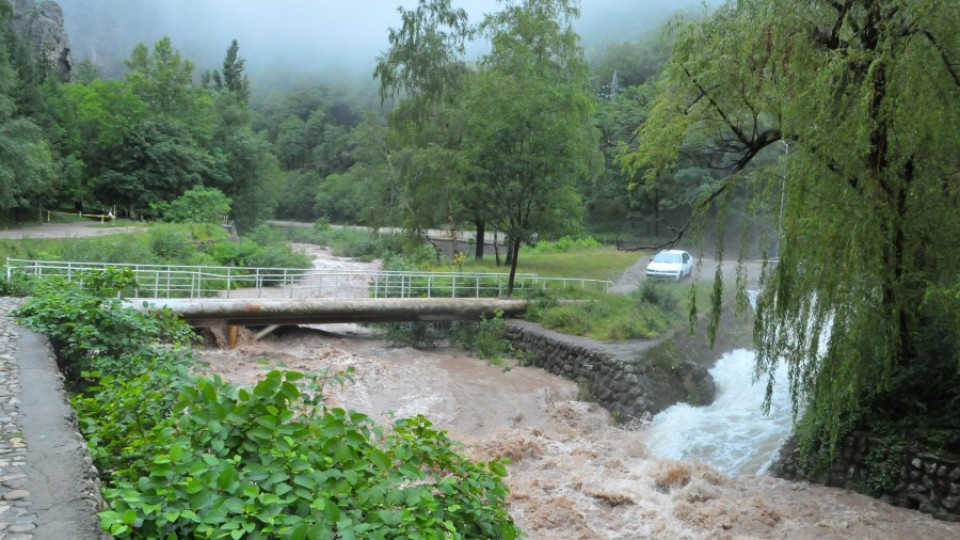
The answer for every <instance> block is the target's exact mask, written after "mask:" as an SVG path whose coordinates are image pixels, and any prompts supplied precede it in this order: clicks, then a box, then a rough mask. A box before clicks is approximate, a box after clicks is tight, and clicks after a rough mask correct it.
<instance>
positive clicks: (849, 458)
mask: <svg viewBox="0 0 960 540" xmlns="http://www.w3.org/2000/svg"><path fill="white" fill-rule="evenodd" d="M838 454H839V455H838V456H837V457H836V459H834V461H833V463H832V465H831V466H830V467H829V468H828V469H827V470H825V471H823V472H821V473H819V474H818V475H816V476H808V475H804V474H803V473H802V472H801V471H800V470H799V467H798V466H797V464H798V463H799V462H800V459H801V456H800V452H799V450H798V448H797V444H796V440H795V439H791V440H790V441H789V442H788V443H787V444H785V445H784V447H783V448H782V449H781V451H780V459H778V460H777V462H776V463H775V464H774V466H773V467H772V468H771V471H770V473H771V475H773V476H777V477H780V478H785V479H787V480H806V481H809V482H813V483H817V484H822V485H825V486H831V487H837V488H842V489H848V490H852V491H858V492H861V493H866V494H868V495H873V496H878V497H879V498H880V500H882V501H884V502H886V503H889V504H892V505H895V506H901V507H905V508H912V509H914V510H919V511H921V512H925V513H927V514H932V515H933V516H934V517H936V518H938V519H943V520H948V521H960V455H956V454H951V453H948V452H943V451H934V450H932V449H929V448H923V447H920V446H917V445H901V446H890V445H888V444H886V443H884V442H883V441H882V440H881V439H879V438H877V437H875V436H874V435H872V434H870V433H866V432H858V433H854V434H851V435H849V436H848V437H847V438H846V439H845V440H844V441H843V442H842V444H841V446H840V449H839V452H838Z"/></svg>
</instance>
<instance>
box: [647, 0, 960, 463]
mask: <svg viewBox="0 0 960 540" xmlns="http://www.w3.org/2000/svg"><path fill="white" fill-rule="evenodd" d="M957 28H960V10H957V9H956V6H955V5H951V3H950V2H914V1H908V0H838V1H824V2H779V1H775V0H740V1H738V2H735V3H729V4H726V5H725V6H723V7H722V8H721V9H719V10H718V11H717V12H716V13H715V14H714V15H713V16H712V17H710V18H708V19H706V20H704V21H702V22H696V23H692V24H690V25H688V26H685V27H683V28H682V30H681V34H680V39H679V41H678V42H677V46H676V48H675V52H674V56H673V59H672V61H671V64H670V66H669V68H668V76H667V78H666V79H665V81H664V82H663V83H662V85H661V90H662V92H661V94H660V97H659V98H658V102H657V104H656V105H655V106H654V108H653V111H652V112H651V116H650V118H649V119H648V120H647V122H646V123H645V124H644V127H643V128H642V129H641V131H640V138H641V144H640V147H639V149H638V152H637V153H636V154H635V155H634V157H635V158H636V160H637V161H636V164H637V165H639V166H641V167H647V171H648V174H657V173H658V172H659V171H661V170H663V169H664V167H669V166H670V165H671V163H675V161H676V157H677V154H678V150H679V149H680V148H681V146H682V145H683V144H685V143H689V142H690V141H696V140H701V141H702V140H706V139H712V140H719V141H720V143H721V144H722V145H723V148H724V150H725V151H726V154H725V155H726V156H727V158H728V159H726V160H725V162H724V163H723V165H725V166H727V167H728V168H729V170H730V171H731V172H732V173H733V174H731V175H730V176H729V177H728V178H727V180H726V181H725V182H723V183H722V184H720V185H719V186H717V187H716V188H715V189H714V190H713V191H712V192H711V193H710V194H709V195H708V196H707V197H705V198H704V199H703V200H704V201H714V200H717V198H718V197H721V196H722V195H723V193H724V192H727V191H729V190H730V189H731V188H733V187H735V186H737V185H738V184H743V183H745V182H750V181H754V180H760V183H759V184H753V185H752V186H751V187H752V188H753V189H754V190H755V192H756V193H757V200H758V202H770V201H774V203H773V204H772V205H771V206H772V207H773V208H772V209H771V214H773V215H774V216H775V217H776V216H778V215H782V221H781V222H780V227H779V228H780V230H782V240H781V249H780V253H779V256H780V262H779V265H778V266H777V267H776V268H775V269H772V270H771V269H768V271H767V272H766V273H765V276H764V280H763V291H762V293H761V295H760V297H759V300H758V303H757V310H756V335H755V337H756V345H757V358H758V359H757V373H758V374H760V375H768V376H769V379H768V381H769V382H768V391H769V390H770V389H771V387H772V384H773V382H772V381H773V379H772V374H773V372H774V370H775V369H776V367H777V366H778V365H779V364H781V363H786V365H787V367H788V370H789V381H790V382H789V384H790V391H791V395H792V397H793V400H794V406H795V408H796V410H797V411H798V412H800V413H802V419H801V421H802V424H801V425H802V429H799V430H798V433H799V434H800V435H801V436H802V442H803V443H804V444H805V445H806V447H807V448H815V447H826V448H831V449H832V448H833V447H834V446H835V444H836V442H837V441H838V439H839V437H840V436H842V435H843V434H844V433H846V432H847V431H849V430H851V429H855V428H878V427H879V426H883V425H890V424H897V425H899V426H901V427H903V428H904V429H908V430H910V431H911V432H912V433H921V432H922V431H923V428H925V427H931V426H932V425H933V424H935V423H939V426H938V427H940V428H942V429H946V430H947V431H946V433H952V434H953V435H952V438H951V437H949V436H948V437H947V438H948V439H950V441H949V443H948V444H950V445H952V447H953V448H957V447H960V440H958V437H957V435H956V434H957V433H960V425H958V424H957V419H958V418H960V414H958V412H960V411H958V409H960V375H958V374H960V333H958V332H957V331H956V328H958V325H960V317H958V313H960V310H958V308H957V298H958V296H957V295H956V290H957V281H956V280H957V276H958V275H960V252H958V251H957V250H956V248H955V246H956V245H957V242H958V240H960V191H958V187H957V186H960V182H958V180H960V158H958V156H960V124H958V123H957V122H950V121H946V119H950V118H960V67H958V66H960V34H957V32H956V29H957ZM717 134H720V137H719V138H717ZM781 142H782V143H783V144H781ZM771 147H775V148H776V149H775V150H773V149H769V148H771ZM781 147H782V148H781ZM786 148H789V156H788V157H787V158H786V160H785V168H781V167H770V168H767V170H766V171H761V172H760V173H759V174H750V175H747V174H744V173H743V172H742V171H744V169H745V168H746V167H747V166H748V165H750V164H752V163H754V162H756V161H757V159H758V157H762V155H763V154H764V153H769V152H772V151H775V152H777V153H780V152H781V151H782V150H786ZM781 190H784V191H783V192H782V195H781ZM781 201H783V206H782V207H781V208H782V209H778V204H779V203H780V202H781ZM946 291H953V292H952V293H946ZM716 300H717V301H719V296H717V297H716ZM715 303H716V302H715ZM715 313H716V312H715ZM948 329H949V330H948Z"/></svg>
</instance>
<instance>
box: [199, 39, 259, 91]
mask: <svg viewBox="0 0 960 540" xmlns="http://www.w3.org/2000/svg"><path fill="white" fill-rule="evenodd" d="M245 63H246V60H244V59H243V58H241V57H240V44H239V43H237V40H233V41H231V42H230V46H229V47H227V54H226V56H224V58H223V67H222V69H221V70H220V71H217V70H212V71H207V72H205V73H204V74H203V83H204V86H212V87H213V88H214V89H216V90H218V91H224V90H225V91H227V92H230V93H232V94H233V96H234V97H236V99H237V101H239V102H241V103H243V104H244V105H246V104H247V103H248V102H249V101H250V78H249V77H247V75H246V74H245V73H244V72H243V66H244V64H245Z"/></svg>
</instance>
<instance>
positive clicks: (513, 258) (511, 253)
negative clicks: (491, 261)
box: [507, 238, 520, 296]
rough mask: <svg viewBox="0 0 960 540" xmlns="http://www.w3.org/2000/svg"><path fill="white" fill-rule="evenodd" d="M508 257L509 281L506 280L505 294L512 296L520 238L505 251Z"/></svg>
mask: <svg viewBox="0 0 960 540" xmlns="http://www.w3.org/2000/svg"><path fill="white" fill-rule="evenodd" d="M507 256H508V257H510V281H508V282H507V296H513V281H514V278H516V277H517V259H519V258H520V239H519V238H517V239H516V240H514V241H513V244H511V245H510V249H509V250H508V251H507Z"/></svg>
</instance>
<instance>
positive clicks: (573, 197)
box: [464, 0, 600, 292]
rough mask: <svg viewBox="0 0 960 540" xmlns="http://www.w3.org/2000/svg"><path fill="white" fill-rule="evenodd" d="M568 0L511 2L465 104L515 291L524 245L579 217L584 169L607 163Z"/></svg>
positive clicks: (492, 25) (488, 28) (479, 184)
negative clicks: (594, 122) (504, 238)
mask: <svg viewBox="0 0 960 540" xmlns="http://www.w3.org/2000/svg"><path fill="white" fill-rule="evenodd" d="M578 15H579V9H578V7H577V3H576V2H572V1H569V0H524V1H522V2H517V3H508V4H507V5H506V6H505V7H504V9H503V11H501V12H499V13H496V14H493V15H490V16H488V17H487V19H486V20H485V21H484V24H483V29H484V32H485V34H486V35H487V36H489V38H490V42H491V45H492V50H491V51H490V53H489V54H487V55H485V56H484V57H483V58H482V59H481V61H480V70H479V74H478V75H477V77H476V80H475V81H474V82H473V84H472V85H471V90H470V95H469V98H468V99H467V100H466V103H465V106H464V110H465V111H469V113H468V116H467V119H466V125H467V134H466V137H465V142H464V146H465V147H466V148H467V149H468V152H469V154H468V155H469V157H470V163H471V166H472V169H471V172H470V174H471V178H470V182H469V188H468V189H470V190H471V191H472V196H473V198H474V199H475V200H482V201H485V202H486V204H487V205H488V206H487V208H488V209H489V210H490V212H491V213H492V215H494V216H496V219H497V221H498V223H499V225H500V226H501V227H502V228H503V230H504V232H505V233H506V236H507V239H508V242H509V245H508V249H509V250H510V256H511V267H510V281H509V287H508V289H509V290H510V292H512V290H513V282H514V277H515V275H516V270H517V261H518V259H519V252H520V246H521V244H523V242H525V241H529V240H531V239H532V238H533V237H534V236H535V235H537V234H549V233H553V232H557V231H560V230H563V229H570V228H576V227H578V226H579V219H578V216H579V214H580V213H581V211H582V203H581V201H580V197H579V195H578V193H577V189H576V188H577V185H578V183H579V181H580V179H581V178H584V177H589V176H591V175H593V174H594V173H595V170H596V167H597V166H598V165H599V164H600V159H599V158H600V156H599V153H598V151H597V148H598V138H597V133H596V131H595V130H594V129H593V127H592V126H591V124H590V115H591V106H592V101H591V97H590V94H589V91H588V89H587V70H586V64H585V62H584V59H583V53H582V50H581V49H580V46H579V37H578V36H577V34H576V33H575V32H574V31H573V28H572V26H571V23H572V21H573V19H574V18H575V17H577V16H578Z"/></svg>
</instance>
